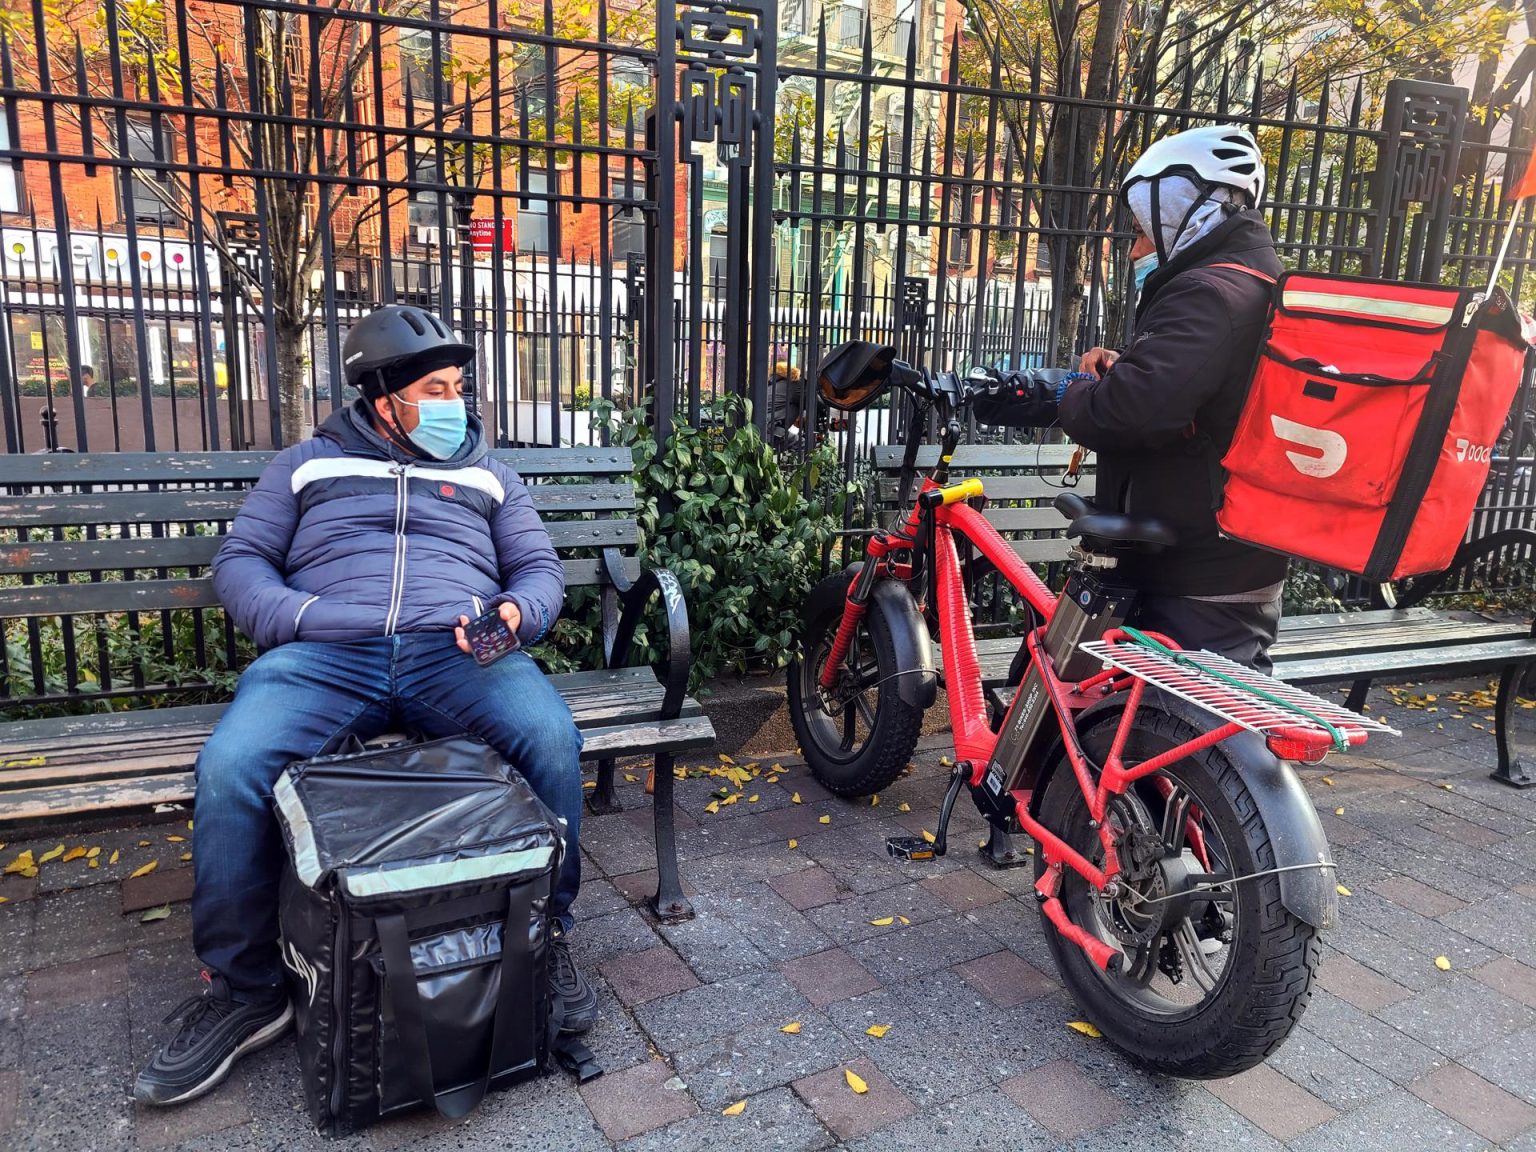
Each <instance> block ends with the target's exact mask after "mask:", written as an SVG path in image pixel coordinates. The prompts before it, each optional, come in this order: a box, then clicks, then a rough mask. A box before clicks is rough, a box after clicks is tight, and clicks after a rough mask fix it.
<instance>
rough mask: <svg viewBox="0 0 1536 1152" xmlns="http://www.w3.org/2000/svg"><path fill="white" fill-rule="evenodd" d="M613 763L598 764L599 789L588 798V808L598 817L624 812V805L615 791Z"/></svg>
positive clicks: (602, 761)
mask: <svg viewBox="0 0 1536 1152" xmlns="http://www.w3.org/2000/svg"><path fill="white" fill-rule="evenodd" d="M613 763H614V762H613V761H612V760H599V761H598V762H597V787H596V788H594V789H592V795H590V796H588V797H587V807H588V808H590V809H591V810H592V811H593V813H595V814H596V815H598V816H607V815H609V814H611V813H614V812H622V811H623V810H624V808H623V805H621V804H620V803H619V796H618V793H617V792H615V791H614V790H613Z"/></svg>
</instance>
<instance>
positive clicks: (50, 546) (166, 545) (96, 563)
mask: <svg viewBox="0 0 1536 1152" xmlns="http://www.w3.org/2000/svg"><path fill="white" fill-rule="evenodd" d="M223 542H224V537H222V536H129V537H116V538H113V539H108V540H43V541H39V542H38V543H36V544H0V572H11V573H16V574H18V575H19V574H21V573H24V572H116V571H121V570H123V569H125V568H149V569H155V568H194V567H203V566H205V565H208V564H210V563H212V562H213V554H214V553H215V552H217V551H218V550H219V545H220V544H222V543H223Z"/></svg>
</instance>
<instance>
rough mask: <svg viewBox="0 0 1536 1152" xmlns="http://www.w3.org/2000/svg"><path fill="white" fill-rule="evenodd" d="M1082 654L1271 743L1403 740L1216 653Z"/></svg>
mask: <svg viewBox="0 0 1536 1152" xmlns="http://www.w3.org/2000/svg"><path fill="white" fill-rule="evenodd" d="M1081 650H1082V651H1084V652H1089V653H1091V654H1093V655H1094V656H1097V657H1098V658H1099V659H1100V660H1102V661H1104V663H1105V664H1107V665H1112V666H1113V667H1115V668H1119V669H1120V670H1121V671H1123V672H1128V673H1130V674H1131V675H1132V676H1135V677H1136V678H1137V679H1139V680H1144V681H1146V683H1147V684H1149V685H1150V686H1152V687H1154V688H1159V689H1161V690H1162V691H1164V692H1167V693H1168V694H1170V695H1172V696H1177V697H1178V698H1179V699H1181V700H1187V701H1188V702H1189V703H1191V704H1194V705H1195V706H1197V707H1199V708H1203V709H1204V710H1205V711H1207V712H1209V713H1211V714H1212V715H1213V716H1217V717H1219V718H1220V719H1222V720H1226V721H1228V722H1230V723H1232V724H1237V725H1240V726H1241V727H1243V728H1246V729H1248V730H1249V731H1250V732H1256V733H1258V734H1259V735H1261V736H1264V737H1266V738H1275V739H1292V740H1301V741H1305V742H1308V743H1312V744H1318V745H1321V746H1323V747H1324V748H1326V747H1335V746H1336V743H1335V738H1334V732H1337V733H1338V735H1339V737H1341V738H1342V739H1343V740H1344V741H1345V742H1346V743H1347V744H1349V745H1356V744H1363V743H1364V742H1365V739H1366V737H1367V736H1368V735H1370V734H1371V733H1386V734H1389V735H1392V736H1398V735H1401V733H1399V732H1398V731H1397V729H1395V728H1392V727H1389V726H1388V725H1386V724H1383V723H1381V722H1380V721H1378V720H1372V719H1370V718H1369V717H1366V716H1361V715H1359V714H1358V713H1355V712H1351V711H1349V709H1347V708H1345V707H1344V706H1343V705H1340V704H1334V703H1332V702H1330V701H1328V700H1324V699H1323V698H1322V697H1320V696H1314V695H1313V694H1312V693H1310V692H1306V691H1303V690H1302V689H1300V688H1297V687H1295V686H1294V685H1291V684H1286V683H1284V682H1283V681H1280V680H1276V679H1275V678H1274V677H1272V676H1266V675H1264V674H1263V673H1262V672H1255V671H1254V670H1253V669H1252V668H1246V667H1244V666H1243V665H1241V664H1238V663H1235V662H1234V661H1231V660H1228V659H1227V658H1226V657H1224V656H1218V655H1216V654H1215V653H1214V652H1205V651H1201V652H1165V651H1159V650H1157V649H1155V648H1150V647H1146V646H1144V645H1142V644H1138V643H1136V642H1134V641H1133V640H1131V639H1130V638H1129V637H1127V638H1126V639H1123V640H1093V641H1088V642H1086V643H1084V644H1082V645H1081ZM1197 665H1198V666H1197ZM1212 673H1216V675H1212ZM1222 677H1226V678H1228V679H1230V680H1234V681H1237V682H1238V683H1239V684H1241V685H1243V686H1244V687H1246V688H1248V689H1251V690H1252V693H1263V694H1264V696H1268V697H1272V698H1273V699H1265V698H1264V696H1260V695H1255V694H1252V693H1250V692H1248V691H1245V690H1244V687H1239V686H1238V685H1237V684H1232V683H1228V682H1227V681H1226V680H1224V679H1222ZM1330 728H1331V729H1333V731H1330V730H1329V729H1330Z"/></svg>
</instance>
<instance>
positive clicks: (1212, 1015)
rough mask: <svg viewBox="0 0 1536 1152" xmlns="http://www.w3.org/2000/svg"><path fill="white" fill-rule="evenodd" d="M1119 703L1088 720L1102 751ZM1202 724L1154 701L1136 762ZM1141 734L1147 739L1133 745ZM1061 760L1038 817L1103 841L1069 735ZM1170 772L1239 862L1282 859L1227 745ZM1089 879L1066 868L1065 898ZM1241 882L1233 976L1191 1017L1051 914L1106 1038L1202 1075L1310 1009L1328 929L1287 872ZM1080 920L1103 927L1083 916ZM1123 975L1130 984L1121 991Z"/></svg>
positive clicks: (1065, 962) (1227, 1068) (1039, 870)
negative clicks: (1155, 999)
mask: <svg viewBox="0 0 1536 1152" xmlns="http://www.w3.org/2000/svg"><path fill="white" fill-rule="evenodd" d="M1119 715H1120V713H1119V712H1118V711H1116V710H1106V711H1104V712H1101V713H1100V714H1099V716H1098V717H1096V718H1092V717H1090V718H1088V724H1087V727H1086V730H1082V731H1080V736H1081V737H1082V739H1083V743H1084V747H1085V749H1086V750H1087V751H1088V752H1089V756H1090V759H1091V760H1093V761H1094V762H1096V763H1101V762H1102V757H1103V754H1104V750H1105V749H1107V747H1108V745H1109V741H1110V738H1111V737H1112V736H1113V733H1114V729H1115V726H1116V723H1117V722H1118V719H1119ZM1197 734H1198V730H1197V729H1196V728H1195V727H1194V726H1193V725H1192V724H1191V723H1190V722H1189V721H1187V720H1185V719H1183V718H1181V717H1179V716H1177V715H1174V714H1172V713H1170V712H1167V711H1163V710H1161V709H1159V708H1157V707H1156V706H1155V705H1144V706H1143V708H1142V711H1141V713H1140V714H1139V716H1138V718H1137V723H1136V727H1135V728H1134V729H1133V730H1132V733H1131V741H1130V742H1129V743H1128V748H1127V755H1126V760H1127V763H1132V762H1135V761H1139V760H1142V759H1145V758H1146V757H1147V756H1148V755H1150V754H1151V753H1152V752H1153V751H1161V750H1163V749H1165V748H1171V747H1174V746H1175V745H1177V744H1181V743H1184V742H1185V741H1187V740H1189V739H1192V738H1193V737H1194V736H1196V735H1197ZM1137 741H1140V742H1141V744H1140V746H1141V747H1142V748H1143V749H1147V751H1143V752H1142V753H1141V754H1138V755H1132V749H1134V748H1136V747H1137ZM1149 746H1150V747H1149ZM1053 763H1054V770H1053V771H1052V772H1051V774H1050V777H1049V780H1048V782H1047V785H1046V789H1045V793H1044V795H1043V797H1042V799H1041V802H1040V809H1039V819H1040V821H1041V823H1043V824H1044V825H1045V826H1046V827H1047V828H1049V829H1051V831H1053V832H1055V833H1056V834H1057V835H1059V836H1061V837H1062V838H1063V839H1065V840H1066V841H1067V842H1068V843H1069V844H1071V845H1072V846H1073V847H1074V848H1076V849H1077V850H1079V851H1083V850H1084V848H1085V846H1088V845H1090V844H1096V843H1097V833H1096V832H1094V831H1093V830H1092V829H1091V828H1090V827H1089V813H1088V808H1087V804H1086V802H1085V801H1084V799H1083V795H1082V791H1081V789H1080V788H1079V786H1078V783H1077V778H1076V776H1075V774H1074V773H1073V771H1072V769H1071V766H1070V765H1069V764H1068V763H1067V762H1066V756H1065V752H1064V751H1063V750H1062V749H1061V747H1060V746H1059V745H1058V746H1057V748H1056V759H1055V760H1054V762H1053ZM1167 774H1168V776H1169V777H1170V778H1177V780H1178V781H1179V783H1180V785H1181V786H1183V787H1186V788H1188V790H1189V791H1190V792H1191V793H1193V795H1194V796H1195V797H1196V798H1197V799H1198V800H1199V802H1200V804H1201V806H1202V808H1203V809H1204V812H1205V815H1206V817H1207V818H1208V819H1209V820H1211V821H1213V822H1214V825H1215V827H1216V829H1217V831H1219V832H1220V834H1221V837H1222V840H1223V841H1224V844H1225V848H1226V850H1227V851H1228V852H1229V853H1230V855H1231V857H1232V859H1231V861H1230V864H1229V867H1231V868H1232V873H1231V874H1233V875H1239V876H1247V875H1250V874H1252V873H1255V872H1262V871H1264V870H1265V869H1270V868H1273V867H1275V854H1274V848H1273V845H1272V844H1271V842H1270V836H1269V832H1268V830H1267V828H1266V827H1265V824H1264V820H1263V818H1262V816H1261V815H1260V813H1259V808H1258V805H1257V804H1256V803H1255V802H1254V800H1253V797H1252V795H1251V794H1250V793H1249V791H1248V788H1247V786H1246V785H1245V784H1244V782H1243V776H1242V772H1241V770H1240V767H1239V765H1238V764H1237V763H1236V762H1235V760H1234V757H1233V754H1232V753H1231V752H1230V750H1229V749H1228V747H1227V746H1225V745H1215V746H1213V747H1210V748H1206V749H1203V750H1201V751H1199V752H1196V753H1194V754H1192V755H1190V756H1188V757H1185V758H1184V759H1183V760H1180V761H1178V762H1177V763H1175V764H1172V765H1170V766H1169V769H1168V770H1167ZM1090 858H1092V857H1091V856H1090ZM1045 868H1046V865H1045V861H1044V857H1043V854H1041V853H1040V852H1039V851H1038V850H1037V852H1036V854H1035V875H1036V878H1037V879H1038V878H1039V877H1040V876H1042V875H1043V874H1044V872H1045ZM1088 887H1089V886H1088V884H1087V881H1085V880H1083V879H1082V877H1080V876H1078V875H1077V874H1076V873H1075V872H1073V871H1072V870H1071V869H1070V868H1067V869H1066V870H1065V876H1064V880H1063V889H1062V898H1063V903H1064V904H1068V907H1069V908H1070V907H1071V903H1070V901H1069V900H1068V899H1067V896H1068V893H1069V892H1070V891H1072V890H1073V889H1074V888H1075V889H1076V890H1077V891H1078V892H1079V893H1083V894H1085V893H1086V892H1087V889H1088ZM1236 887H1237V888H1238V889H1239V891H1240V896H1239V898H1238V901H1237V904H1236V912H1235V914H1234V916H1233V927H1234V932H1233V938H1232V942H1231V944H1230V945H1229V946H1228V951H1229V952H1230V953H1231V955H1230V957H1229V959H1228V962H1227V967H1226V969H1225V970H1224V979H1223V980H1222V982H1221V984H1220V985H1219V986H1218V987H1217V988H1216V989H1215V990H1214V991H1213V992H1212V993H1211V994H1210V995H1209V996H1207V997H1206V998H1205V999H1204V1000H1202V1001H1201V1002H1200V1003H1199V1004H1198V1005H1196V1006H1195V1007H1194V1008H1193V1009H1192V1010H1191V1012H1190V1014H1189V1015H1188V1016H1186V1017H1185V1018H1182V1019H1180V1018H1177V1017H1176V1016H1175V1017H1173V1018H1170V1017H1169V1016H1168V1015H1163V1014H1154V1013H1151V1012H1149V1011H1146V1010H1145V1009H1144V1008H1143V1007H1142V1005H1140V1004H1138V1003H1135V1002H1133V1001H1132V1000H1131V999H1130V997H1129V995H1128V989H1129V985H1128V984H1124V983H1122V984H1117V983H1116V981H1118V980H1119V979H1120V978H1119V977H1117V976H1115V975H1113V974H1108V973H1103V972H1100V971H1099V969H1098V968H1097V967H1096V966H1095V965H1094V963H1093V962H1092V961H1091V960H1090V959H1089V958H1088V956H1087V954H1086V953H1085V952H1084V951H1083V950H1082V949H1081V948H1080V947H1078V946H1077V945H1076V944H1073V943H1072V942H1071V941H1069V940H1066V939H1065V938H1063V937H1062V936H1061V935H1060V934H1059V933H1058V932H1057V931H1056V929H1055V927H1054V926H1053V925H1052V924H1051V922H1050V921H1049V920H1046V919H1045V918H1044V917H1043V916H1042V922H1043V924H1044V927H1045V934H1046V940H1047V944H1048V946H1049V947H1050V950H1051V954H1052V956H1053V957H1054V959H1055V961H1056V967H1057V970H1058V971H1059V972H1060V973H1061V977H1062V981H1063V983H1065V984H1066V986H1067V989H1068V991H1070V992H1071V993H1072V996H1073V998H1074V999H1075V1000H1076V1001H1077V1003H1078V1005H1079V1007H1080V1008H1081V1009H1082V1011H1083V1012H1084V1013H1085V1014H1086V1015H1087V1017H1088V1018H1089V1020H1091V1021H1092V1023H1093V1024H1094V1025H1095V1026H1096V1027H1097V1028H1098V1029H1099V1031H1100V1032H1102V1033H1103V1034H1104V1036H1105V1037H1106V1038H1108V1039H1109V1040H1110V1041H1112V1042H1113V1043H1114V1044H1115V1045H1116V1046H1118V1047H1119V1048H1121V1049H1122V1050H1123V1051H1124V1052H1126V1053H1127V1054H1128V1055H1130V1056H1131V1057H1132V1058H1133V1059H1135V1060H1137V1061H1138V1062H1139V1063H1141V1064H1143V1065H1144V1066H1147V1067H1149V1068H1152V1069H1154V1070H1156V1071H1158V1072H1162V1073H1165V1074H1167V1075H1172V1076H1182V1077H1187V1078H1191V1079H1218V1078H1221V1077H1226V1076H1233V1075H1236V1074H1237V1073H1239V1072H1243V1071H1245V1070H1247V1069H1249V1068H1252V1067H1253V1066H1254V1065H1256V1064H1259V1063H1261V1062H1262V1061H1263V1060H1264V1059H1265V1057H1267V1056H1269V1055H1270V1053H1272V1052H1274V1051H1275V1049H1277V1048H1278V1047H1279V1046H1280V1044H1281V1043H1282V1042H1283V1041H1284V1040H1285V1038H1286V1036H1287V1035H1289V1034H1290V1031H1291V1029H1292V1028H1293V1027H1294V1026H1295V1025H1296V1023H1297V1021H1298V1020H1300V1018H1301V1015H1302V1012H1303V1011H1304V1009H1305V1008H1306V1005H1307V1002H1308V1000H1309V999H1310V997H1311V990H1312V981H1313V978H1314V976H1315V975H1316V973H1317V968H1318V964H1319V962H1320V960H1321V945H1320V943H1319V940H1318V931H1317V929H1316V928H1314V927H1312V926H1311V925H1309V924H1307V923H1305V922H1304V921H1302V920H1301V919H1299V918H1298V917H1297V916H1296V915H1295V914H1293V913H1292V912H1291V911H1290V910H1289V909H1287V908H1286V907H1285V904H1284V903H1283V902H1282V900H1281V896H1280V878H1279V876H1278V875H1274V874H1270V875H1264V876H1258V877H1255V878H1253V879H1249V880H1244V881H1242V882H1241V883H1240V884H1239V885H1237V886H1236ZM1086 898H1087V899H1089V900H1091V899H1092V898H1091V897H1086ZM1074 920H1077V922H1079V923H1080V924H1081V926H1083V927H1085V928H1088V929H1089V931H1090V932H1094V931H1095V928H1094V926H1093V925H1090V924H1083V923H1082V921H1081V920H1080V919H1079V918H1078V917H1074ZM1095 934H1098V935H1100V936H1101V937H1102V936H1103V935H1104V934H1103V933H1102V932H1095ZM1110 942H1111V943H1114V940H1113V939H1112V938H1111V940H1110ZM1117 987H1119V988H1121V989H1125V990H1127V991H1121V992H1116V991H1115V990H1114V989H1115V988H1117Z"/></svg>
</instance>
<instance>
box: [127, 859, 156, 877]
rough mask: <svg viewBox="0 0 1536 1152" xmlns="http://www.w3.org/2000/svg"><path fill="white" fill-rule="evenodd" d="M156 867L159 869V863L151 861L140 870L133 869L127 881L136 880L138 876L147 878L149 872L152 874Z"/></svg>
mask: <svg viewBox="0 0 1536 1152" xmlns="http://www.w3.org/2000/svg"><path fill="white" fill-rule="evenodd" d="M158 867H160V861H158V860H151V861H150V862H149V863H148V864H145V865H144V866H143V867H142V868H136V869H134V871H133V873H132V874H131V875H129V877H128V879H130V880H137V879H138V878H139V877H140V876H148V875H149V874H150V873H151V872H153V871H154V870H155V869H156V868H158Z"/></svg>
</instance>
